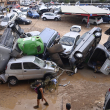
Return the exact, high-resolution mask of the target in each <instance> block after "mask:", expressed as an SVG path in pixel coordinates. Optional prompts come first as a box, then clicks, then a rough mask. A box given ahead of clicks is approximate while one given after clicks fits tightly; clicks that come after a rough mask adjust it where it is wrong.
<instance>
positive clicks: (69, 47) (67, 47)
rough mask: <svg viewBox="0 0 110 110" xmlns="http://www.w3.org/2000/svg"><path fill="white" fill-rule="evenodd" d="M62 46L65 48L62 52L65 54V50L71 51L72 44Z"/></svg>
mask: <svg viewBox="0 0 110 110" xmlns="http://www.w3.org/2000/svg"><path fill="white" fill-rule="evenodd" d="M62 47H63V48H64V49H65V50H64V51H63V52H62V53H65V54H66V52H68V51H71V49H72V47H73V46H67V45H62Z"/></svg>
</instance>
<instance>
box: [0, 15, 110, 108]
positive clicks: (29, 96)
mask: <svg viewBox="0 0 110 110" xmlns="http://www.w3.org/2000/svg"><path fill="white" fill-rule="evenodd" d="M81 19H82V17H79V16H71V15H62V20H61V21H42V20H41V19H31V20H32V24H31V25H20V26H21V27H22V29H24V31H25V32H29V31H42V30H43V29H44V28H46V27H49V28H52V29H55V30H56V31H58V32H59V33H60V36H61V37H62V36H63V35H64V34H65V33H67V32H69V31H70V27H71V26H72V25H80V26H81V32H80V35H83V34H84V33H85V32H87V31H89V30H90V29H92V28H93V27H94V25H90V28H86V26H85V25H86V24H82V23H81ZM98 27H100V28H102V31H103V32H102V39H101V41H100V44H103V43H105V42H106V41H107V39H108V35H105V34H104V32H105V31H106V30H107V29H108V28H109V27H110V24H100V25H98ZM0 33H2V31H1V32H0ZM32 82H33V80H31V81H19V83H18V85H16V86H10V87H8V84H7V83H6V84H0V110H34V108H33V106H35V105H36V104H37V94H36V93H35V91H34V90H33V89H31V88H30V85H31V83H32ZM68 82H70V83H69V84H68V85H67V86H58V87H57V90H55V91H53V92H49V91H47V92H45V93H44V95H45V97H46V99H47V100H48V102H49V106H45V105H43V103H44V102H42V101H41V102H40V108H39V109H38V110H66V109H65V108H66V107H65V105H66V103H71V106H72V110H102V109H103V104H104V99H105V93H106V91H107V90H108V89H109V87H110V75H108V76H106V75H104V74H102V73H94V72H93V70H91V69H90V68H88V67H86V66H85V68H84V69H82V70H78V73H77V74H74V75H72V76H68V75H67V74H66V73H64V74H63V75H62V76H61V77H60V78H59V81H58V84H61V85H64V84H67V83H68Z"/></svg>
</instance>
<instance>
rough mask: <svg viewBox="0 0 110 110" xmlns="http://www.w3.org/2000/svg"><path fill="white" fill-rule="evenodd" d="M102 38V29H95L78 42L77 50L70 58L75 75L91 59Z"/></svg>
mask: <svg viewBox="0 0 110 110" xmlns="http://www.w3.org/2000/svg"><path fill="white" fill-rule="evenodd" d="M101 36H102V29H101V28H99V27H94V28H93V29H91V30H90V31H88V32H86V33H85V34H83V35H82V36H81V37H80V38H79V40H78V41H77V42H76V48H75V49H74V51H73V52H72V53H71V54H70V56H69V62H70V66H71V68H72V69H73V71H74V73H76V72H77V68H81V67H82V64H83V62H84V61H85V60H86V59H88V58H89V57H90V55H91V54H92V53H93V51H94V49H95V47H96V46H97V44H98V43H99V42H100V40H101Z"/></svg>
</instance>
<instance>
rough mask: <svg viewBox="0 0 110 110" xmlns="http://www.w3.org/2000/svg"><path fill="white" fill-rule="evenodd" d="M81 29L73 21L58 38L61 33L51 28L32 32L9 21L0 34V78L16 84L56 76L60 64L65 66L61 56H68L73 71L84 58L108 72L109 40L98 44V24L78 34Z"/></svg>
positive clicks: (88, 62) (79, 66) (92, 66)
mask: <svg viewBox="0 0 110 110" xmlns="http://www.w3.org/2000/svg"><path fill="white" fill-rule="evenodd" d="M80 31H81V26H77V25H74V26H72V27H71V28H70V32H69V33H67V34H65V35H64V36H63V37H62V38H61V39H60V34H59V33H58V32H57V31H55V30H53V29H50V28H45V29H44V30H43V31H42V32H41V33H40V32H38V31H37V32H34V34H32V32H30V33H24V31H23V30H22V29H21V28H20V26H19V25H18V24H16V23H12V24H9V25H8V27H7V28H6V29H5V31H4V33H3V35H2V36H1V37H0V73H1V75H0V81H1V82H3V83H6V82H9V84H11V85H16V84H17V82H18V80H28V79H39V78H40V79H46V77H50V79H51V78H55V77H56V76H57V75H58V74H57V73H58V72H59V67H62V68H65V66H64V64H63V60H62V58H67V59H68V61H69V64H70V67H71V69H72V71H73V74H75V73H77V69H81V68H83V67H84V66H83V65H84V63H85V62H86V63H87V65H88V66H89V67H91V68H93V69H94V72H102V73H104V74H106V75H108V74H109V72H110V70H109V68H110V63H109V62H110V61H109V59H110V54H109V51H108V49H109V47H110V45H109V44H110V41H107V42H106V43H105V44H104V45H100V44H99V42H100V40H101V36H102V29H101V28H99V27H94V28H93V29H91V30H90V31H88V32H86V33H84V34H83V35H82V36H81V37H80V34H79V32H80ZM48 60H49V61H48Z"/></svg>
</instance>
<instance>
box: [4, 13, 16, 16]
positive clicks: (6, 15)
mask: <svg viewBox="0 0 110 110" xmlns="http://www.w3.org/2000/svg"><path fill="white" fill-rule="evenodd" d="M13 14H16V13H9V14H7V15H5V17H10V16H11V15H13Z"/></svg>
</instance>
